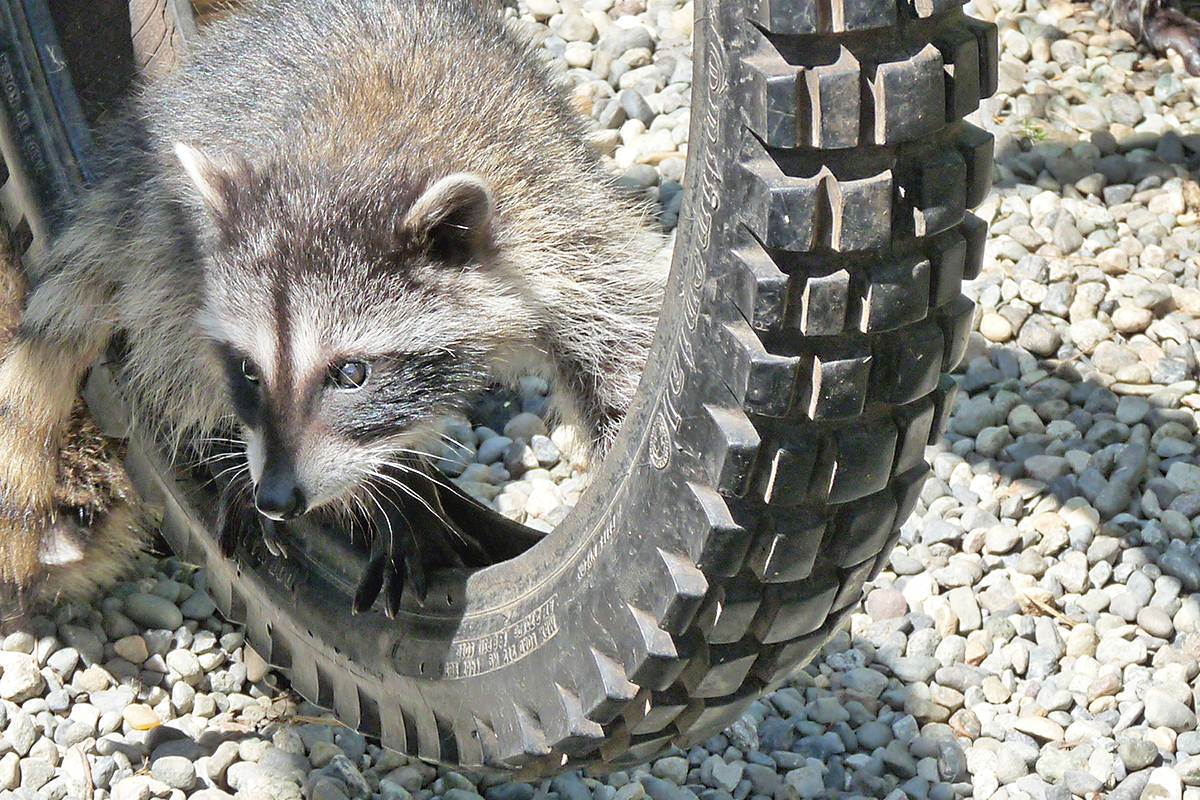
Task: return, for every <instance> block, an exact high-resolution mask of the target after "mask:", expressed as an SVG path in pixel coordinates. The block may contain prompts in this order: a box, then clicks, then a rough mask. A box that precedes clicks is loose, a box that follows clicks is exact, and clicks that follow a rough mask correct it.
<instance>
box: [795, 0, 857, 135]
mask: <svg viewBox="0 0 1200 800" xmlns="http://www.w3.org/2000/svg"><path fill="white" fill-rule="evenodd" d="M847 2H854V0H847ZM860 4H865V3H861V2H860ZM861 82H862V75H861V70H860V67H859V64H858V60H857V59H855V57H854V54H853V53H851V52H850V51H849V50H848V49H847V48H846V47H844V46H843V47H842V48H841V49H840V50H839V51H838V58H837V60H836V61H834V62H833V63H832V64H826V65H824V66H818V67H812V68H810V69H808V70H806V71H805V73H804V83H805V91H806V92H807V95H808V98H807V103H806V104H807V110H808V113H809V122H808V125H807V126H806V127H807V128H808V130H809V131H810V134H809V136H808V140H807V141H806V142H804V144H807V145H810V146H812V147H819V148H827V149H835V148H843V147H854V146H855V145H857V144H858V138H859V125H860V123H861V119H862V112H861V110H860V108H859V104H860V102H861V99H860V98H861V92H860V90H859V86H860V85H861Z"/></svg>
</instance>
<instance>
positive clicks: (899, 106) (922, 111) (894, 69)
mask: <svg viewBox="0 0 1200 800" xmlns="http://www.w3.org/2000/svg"><path fill="white" fill-rule="evenodd" d="M868 84H869V86H870V90H871V97H872V101H873V103H874V111H875V130H874V140H875V144H890V143H895V142H900V141H913V140H916V139H920V138H922V137H925V136H931V135H933V134H934V133H936V132H937V130H938V128H941V127H942V126H943V125H944V124H945V122H946V112H945V107H946V100H945V95H946V83H945V79H944V78H943V69H942V54H941V53H939V52H938V50H937V48H936V47H934V46H933V45H932V44H927V45H925V47H923V48H922V49H921V50H920V51H919V52H917V53H915V54H913V56H912V57H911V58H907V59H905V60H903V61H892V62H885V63H882V64H879V65H878V66H877V67H876V69H875V75H874V78H872V79H871V80H870V81H869V82H868Z"/></svg>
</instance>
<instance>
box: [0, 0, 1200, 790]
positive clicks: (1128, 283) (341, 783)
mask: <svg viewBox="0 0 1200 800" xmlns="http://www.w3.org/2000/svg"><path fill="white" fill-rule="evenodd" d="M993 3H995V6H993ZM974 4H975V9H976V13H978V14H979V15H980V16H984V17H988V18H993V19H994V18H999V20H1000V21H1001V42H1002V57H1001V70H1000V74H1001V78H1000V93H999V94H998V95H997V97H996V98H994V99H993V100H992V101H990V103H989V104H988V107H987V108H986V109H984V112H983V113H982V114H981V115H979V119H978V120H977V124H981V125H984V126H985V127H987V128H989V129H990V130H993V132H994V133H996V136H997V166H996V181H997V190H996V191H995V192H994V194H993V195H992V197H990V198H989V200H988V201H987V202H986V203H985V205H984V207H983V208H982V209H981V211H980V212H979V213H980V215H981V216H982V217H984V218H985V219H987V220H988V221H989V222H990V223H991V241H990V247H989V257H988V261H987V264H986V265H985V269H984V272H983V274H982V275H981V276H980V278H979V280H977V281H975V282H974V283H973V284H972V285H971V286H969V287H968V291H969V293H970V294H971V295H972V297H973V298H975V299H977V300H978V301H979V305H980V307H979V312H978V314H977V317H976V319H977V326H976V327H977V332H976V333H974V334H972V340H971V345H970V348H969V353H968V358H967V360H966V361H965V362H964V366H963V370H962V374H961V375H960V380H961V391H960V395H959V400H958V405H957V408H956V414H955V417H954V419H953V421H952V423H951V428H950V431H949V432H948V434H947V436H946V437H945V440H944V441H943V442H942V443H941V444H939V445H938V446H937V447H935V448H931V451H930V457H931V460H932V463H933V465H934V478H933V479H931V480H930V482H929V484H928V485H927V486H926V488H925V491H924V492H923V494H922V497H921V500H920V503H919V505H918V507H917V510H916V512H915V514H914V516H913V517H912V518H911V519H910V520H909V521H908V522H907V523H906V524H905V526H904V528H903V536H902V539H901V544H900V545H899V546H898V547H897V549H896V551H895V553H894V555H893V556H892V558H891V563H890V566H889V568H888V569H887V570H885V571H884V572H883V573H881V575H880V576H879V577H878V578H877V579H876V581H875V582H874V583H873V585H872V586H871V587H869V590H868V595H867V599H866V603H865V607H864V608H865V613H860V614H856V615H854V616H853V618H852V621H851V625H850V629H849V630H848V631H844V632H842V633H840V634H838V635H837V636H836V637H834V639H833V640H832V641H831V642H830V643H829V644H828V645H827V646H826V647H825V648H824V650H823V652H822V655H821V656H820V657H819V658H818V659H817V660H815V661H814V662H813V663H812V664H810V665H809V666H808V667H807V668H806V669H805V670H804V671H803V672H801V673H800V674H799V675H798V676H797V679H796V681H795V682H794V683H793V685H791V686H789V687H787V688H784V689H782V690H780V691H778V692H776V693H775V694H774V695H772V696H770V697H769V698H767V699H765V700H764V701H762V702H759V703H756V704H754V705H753V706H752V707H751V709H750V710H749V712H748V713H747V714H746V715H745V716H744V717H743V718H742V719H741V720H739V721H738V722H737V723H736V724H734V725H733V726H732V727H731V728H730V729H729V730H727V731H726V732H724V733H722V734H721V735H718V736H714V737H713V738H711V739H710V740H709V741H707V742H705V743H704V745H703V746H702V747H697V748H694V749H693V750H691V751H690V752H686V753H677V754H674V755H671V756H668V757H665V758H662V759H659V760H658V761H656V762H654V763H653V764H652V765H649V766H647V767H646V768H644V769H638V770H633V771H631V772H618V773H614V774H610V775H607V776H604V777H603V778H602V779H600V780H593V779H591V778H587V777H580V776H578V775H567V776H564V777H561V778H558V779H556V780H554V781H549V782H546V783H543V784H532V785H531V784H523V783H502V784H492V783H487V782H480V781H478V780H475V779H472V778H471V777H470V776H465V775H462V774H460V773H457V772H453V771H449V770H437V769H435V768H433V767H429V766H427V765H423V764H420V763H418V762H415V761H412V762H410V761H409V760H408V759H406V758H404V757H402V756H398V755H396V754H392V753H385V752H382V751H380V750H379V749H378V748H376V747H375V746H373V745H371V744H369V743H367V742H366V741H365V740H364V739H363V738H362V737H361V736H359V735H358V734H356V733H354V732H353V731H350V730H347V729H344V728H340V727H338V726H337V725H336V724H333V723H332V721H331V720H329V719H328V718H327V717H325V716H324V713H323V712H322V711H321V710H320V709H316V708H313V707H311V706H308V705H306V704H303V703H297V702H296V701H295V700H294V699H292V698H290V697H288V696H286V695H279V694H277V693H276V692H275V691H274V690H273V689H271V688H270V687H271V686H272V685H275V684H274V683H273V682H272V678H273V676H272V674H271V673H270V672H269V671H267V670H266V668H265V666H264V665H263V664H262V663H261V662H260V661H258V660H257V659H256V658H255V657H254V656H253V654H252V653H250V652H248V651H247V650H246V649H245V648H244V646H243V642H242V636H241V633H240V632H239V631H238V630H237V629H236V628H235V627H234V626H231V625H229V624H228V623H225V622H223V621H221V620H220V619H218V618H217V617H216V616H214V611H213V606H212V603H211V601H210V600H209V599H208V597H207V595H206V594H205V593H204V590H203V586H204V584H203V573H201V572H196V571H195V570H193V569H192V568H191V567H188V566H186V565H183V564H180V563H179V562H177V561H176V560H175V559H172V558H165V559H160V560H157V561H153V560H148V561H147V563H145V564H144V565H143V568H142V570H141V572H140V575H139V577H137V578H136V579H132V580H130V581H128V582H125V583H122V584H120V585H118V586H117V587H115V588H114V589H113V590H112V591H111V592H110V593H109V594H108V595H107V596H106V597H104V598H103V599H101V600H100V601H99V602H98V603H96V604H95V605H91V606H84V605H80V606H69V607H63V608H60V609H57V610H56V611H55V613H54V615H53V616H52V617H51V616H47V617H35V618H33V619H31V620H29V621H28V622H26V623H24V624H22V625H21V626H20V627H19V629H17V630H15V631H13V632H11V633H9V634H8V635H7V636H6V637H4V638H3V639H2V640H0V731H2V732H3V734H2V735H0V799H4V800H6V799H7V798H9V797H12V798H22V800H24V798H35V797H36V798H51V799H52V800H58V798H62V797H64V796H71V797H79V798H85V797H93V798H96V800H104V798H106V797H110V796H111V797H114V798H121V799H124V798H136V799H137V800H147V798H149V797H161V798H173V799H174V798H182V797H185V796H186V797H192V798H198V799H200V800H217V798H223V797H228V796H230V795H232V794H235V793H236V795H237V796H239V797H247V798H249V797H263V798H267V797H269V798H295V797H300V796H303V797H305V798H309V799H310V800H341V798H345V797H368V796H369V797H373V798H385V799H386V800H431V799H432V798H435V797H436V798H445V800H473V799H474V798H477V797H478V796H479V795H483V796H484V797H485V798H487V800H534V799H535V798H536V799H537V800H587V798H589V797H591V798H594V800H643V798H645V797H646V796H647V795H648V796H649V797H650V798H652V800H697V799H698V800H731V799H732V800H746V798H750V800H767V798H771V799H772V800H797V798H817V797H846V798H850V797H865V798H887V800H901V798H906V797H907V798H926V797H928V798H946V800H949V799H950V798H955V797H974V798H979V799H980V800H982V799H983V798H992V799H994V800H1006V799H1011V800H1018V798H1033V799H1034V800H1067V798H1070V797H1072V796H1076V797H1081V798H1096V797H1108V798H1113V799H1114V800H1136V799H1138V798H1146V799H1147V800H1149V799H1150V798H1156V799H1162V800H1170V799H1172V798H1187V800H1200V731H1198V730H1197V717H1196V709H1197V708H1198V706H1197V702H1198V700H1200V681H1198V680H1197V678H1198V672H1200V536H1197V535H1196V534H1197V533H1200V457H1198V455H1197V444H1198V440H1197V434H1196V429H1197V425H1196V413H1195V412H1196V410H1197V409H1200V390H1198V387H1197V382H1196V380H1195V379H1194V376H1195V374H1196V358H1197V353H1196V348H1197V347H1198V346H1200V344H1198V339H1200V287H1198V286H1197V275H1198V272H1200V267H1198V263H1197V262H1198V259H1197V251H1198V249H1200V226H1198V224H1197V223H1198V216H1197V212H1198V211H1200V187H1198V186H1197V184H1196V182H1195V181H1194V180H1193V178H1192V170H1193V169H1195V168H1196V167H1197V166H1200V132H1198V130H1200V129H1198V128H1197V123H1196V120H1197V118H1198V117H1200V114H1198V111H1197V108H1196V105H1195V103H1194V102H1193V98H1194V97H1196V95H1197V92H1198V91H1200V81H1197V80H1195V79H1191V78H1187V77H1181V76H1183V75H1184V73H1183V72H1182V70H1181V68H1180V65H1179V64H1178V62H1174V63H1172V62H1171V61H1168V60H1163V59H1157V58H1150V57H1147V56H1145V55H1143V54H1140V53H1138V52H1136V51H1135V50H1134V48H1133V46H1132V41H1131V39H1130V37H1129V36H1127V35H1126V34H1124V33H1120V32H1110V31H1109V30H1108V29H1107V26H1106V24H1104V23H1103V22H1101V21H1098V20H1097V19H1096V18H1095V17H1094V16H1093V15H1092V14H1090V13H1088V12H1086V11H1085V10H1084V9H1083V8H1082V7H1080V6H1078V5H1075V6H1072V5H1071V4H1069V3H1066V2H1061V0H1051V2H1050V3H1049V4H1048V5H1042V4H1041V0H1003V2H997V0H974ZM969 8H970V7H969ZM520 13H521V14H522V15H523V17H524V18H525V19H526V20H527V22H528V24H530V25H533V26H535V28H534V29H535V30H536V31H540V35H542V36H545V37H546V38H545V42H544V44H545V48H546V50H547V52H548V53H549V54H550V55H551V56H554V57H556V58H557V59H558V60H557V63H558V64H559V65H560V68H561V65H562V64H563V63H565V64H568V65H569V68H565V69H564V77H565V79H566V80H568V81H570V82H571V84H572V85H573V87H574V88H573V93H572V98H573V102H574V103H575V105H576V106H577V107H578V108H579V109H580V110H581V111H582V112H584V113H586V114H589V115H590V116H592V117H593V118H594V119H595V120H597V123H598V128H597V131H596V133H595V134H593V141H594V143H595V145H596V146H597V148H599V149H600V150H601V152H603V153H605V154H606V156H607V157H609V158H611V160H612V164H613V168H614V169H615V170H616V171H617V172H618V174H619V175H620V176H621V180H622V181H623V182H624V183H626V184H627V185H629V186H631V187H633V188H636V189H638V190H641V191H644V192H646V194H647V196H648V197H649V198H650V199H652V200H655V201H657V202H658V203H659V204H660V206H659V207H660V208H661V217H660V218H661V220H662V222H663V224H664V226H665V227H666V228H668V229H670V228H672V227H673V226H674V223H675V219H676V215H677V211H678V207H679V199H680V183H679V182H680V180H681V177H682V170H683V165H684V160H683V158H684V155H685V154H686V139H687V124H688V110H687V105H688V99H689V81H690V61H689V54H690V45H689V42H688V37H689V35H690V25H691V4H690V3H688V4H686V5H680V4H679V3H677V2H675V0H651V1H650V2H649V8H648V9H647V7H646V5H645V3H644V0H621V2H619V3H617V4H616V6H613V5H612V2H611V0H588V1H587V2H586V3H584V5H583V7H582V9H580V8H579V7H572V8H570V9H568V10H567V11H565V12H564V11H563V6H560V3H559V2H558V0H529V2H528V3H527V4H522V5H521V6H520ZM1135 66H1136V69H1135ZM545 391H546V387H545V385H544V384H542V383H540V382H539V381H537V380H534V379H530V380H527V381H525V382H524V383H523V384H522V386H521V387H520V391H519V392H518V393H517V394H516V395H515V396H514V397H513V398H511V399H510V400H509V401H508V402H507V403H493V407H492V408H491V409H488V410H487V411H486V412H485V413H484V414H483V417H482V418H481V419H479V420H477V422H476V426H475V427H472V425H470V424H468V423H466V422H465V421H459V422H457V423H456V424H454V425H452V426H451V427H450V428H449V430H448V432H449V433H450V435H452V436H453V437H454V438H456V439H458V440H459V441H461V442H462V443H463V446H462V447H461V448H459V449H457V450H456V451H454V452H447V453H446V456H447V459H446V462H445V466H446V468H447V469H448V470H449V471H451V472H457V473H458V474H457V476H456V478H455V480H457V481H458V482H459V483H460V484H461V485H463V486H464V487H466V488H467V489H468V490H470V491H472V492H473V493H474V494H476V495H477V496H479V497H481V498H482V499H485V500H487V501H488V502H491V503H493V505H494V506H495V507H496V508H497V509H498V510H500V511H501V513H504V514H506V515H508V516H510V517H513V518H515V519H520V520H523V521H525V522H526V523H527V524H530V525H533V526H534V527H541V528H549V527H550V526H552V525H553V524H554V523H555V522H557V521H558V519H560V518H561V516H562V515H563V514H564V513H565V509H566V508H567V507H569V506H570V505H572V504H573V503H574V501H575V500H576V499H577V497H578V494H579V492H580V491H581V490H582V488H583V486H584V484H585V481H586V473H585V472H584V471H583V467H584V465H583V464H582V463H580V460H579V457H578V455H577V454H576V448H575V447H574V432H573V431H572V430H571V429H570V428H567V427H563V426H559V427H556V428H554V429H552V430H547V428H546V425H545V423H544V422H543V420H542V418H541V416H540V415H541V413H542V412H543V411H544V407H545V404H546V399H545ZM514 414H515V415H516V416H514ZM479 423H483V426H480V425H479ZM462 462H470V465H469V466H465V467H464V465H463V463H462Z"/></svg>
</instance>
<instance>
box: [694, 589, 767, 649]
mask: <svg viewBox="0 0 1200 800" xmlns="http://www.w3.org/2000/svg"><path fill="white" fill-rule="evenodd" d="M760 605H762V587H761V586H760V585H759V584H758V583H755V582H754V581H751V580H749V579H746V578H739V579H735V580H732V581H729V582H727V583H726V584H725V585H723V586H720V587H718V588H716V589H714V590H713V592H712V594H711V596H710V597H709V598H708V600H707V601H706V602H705V607H704V608H703V609H702V610H701V612H700V616H706V617H710V618H711V622H710V623H708V625H706V627H707V630H706V631H705V638H706V639H707V640H708V642H709V644H733V643H734V642H740V641H741V640H742V639H743V638H745V636H746V633H747V632H748V631H749V630H750V624H751V623H752V622H754V617H755V616H756V615H757V614H758V608H759V606H760Z"/></svg>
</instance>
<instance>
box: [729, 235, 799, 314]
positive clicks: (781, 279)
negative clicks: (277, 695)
mask: <svg viewBox="0 0 1200 800" xmlns="http://www.w3.org/2000/svg"><path fill="white" fill-rule="evenodd" d="M733 259H734V263H735V265H736V273H735V274H736V275H737V278H738V282H737V290H736V291H735V292H734V294H733V299H734V302H735V303H737V307H738V310H739V311H740V312H741V314H742V317H743V318H745V320H746V322H747V323H748V324H749V325H750V327H752V328H753V329H754V330H756V331H759V332H761V333H774V332H777V331H779V330H780V329H781V328H782V327H783V325H784V321H785V320H786V318H787V310H788V282H789V279H788V276H787V275H786V274H784V273H783V272H781V271H780V270H779V267H778V266H776V264H775V262H774V261H773V260H772V259H771V256H770V255H769V254H768V253H767V251H766V250H764V249H763V248H762V246H761V245H759V244H758V242H755V241H750V242H748V243H746V244H743V245H742V246H741V247H738V248H737V249H735V250H734V251H733Z"/></svg>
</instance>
